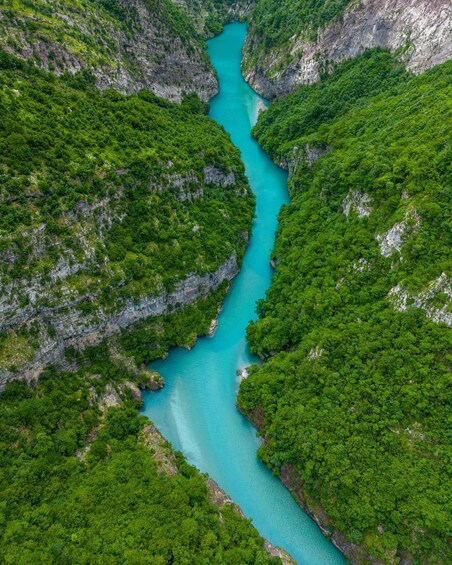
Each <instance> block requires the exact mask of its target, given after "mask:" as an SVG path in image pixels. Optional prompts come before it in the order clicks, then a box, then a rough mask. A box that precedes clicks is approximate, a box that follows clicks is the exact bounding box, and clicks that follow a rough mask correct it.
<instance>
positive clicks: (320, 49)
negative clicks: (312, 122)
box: [244, 0, 452, 97]
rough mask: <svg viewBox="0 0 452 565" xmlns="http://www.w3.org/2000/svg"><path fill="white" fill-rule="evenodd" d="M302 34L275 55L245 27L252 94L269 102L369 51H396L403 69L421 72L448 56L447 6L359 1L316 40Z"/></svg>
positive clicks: (425, 1) (428, 1) (438, 1)
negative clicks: (252, 59)
mask: <svg viewBox="0 0 452 565" xmlns="http://www.w3.org/2000/svg"><path fill="white" fill-rule="evenodd" d="M304 31H306V30H304ZM304 35H306V34H303V33H302V34H300V35H299V36H294V37H292V38H291V42H290V45H288V46H284V47H283V48H281V49H280V50H279V51H277V50H275V51H266V50H263V49H262V43H261V41H262V38H260V37H258V36H256V35H255V34H253V29H252V28H251V30H250V33H249V35H248V38H247V42H246V45H245V63H244V70H245V76H246V79H247V81H248V82H249V83H250V84H251V85H252V86H253V88H254V89H255V90H257V92H259V93H260V94H262V95H264V96H267V97H273V96H279V95H282V94H285V93H287V92H289V91H292V90H294V89H295V88H296V87H297V86H299V85H301V84H312V83H314V82H317V81H318V80H319V79H320V76H321V74H322V72H323V71H325V70H326V71H328V70H330V69H331V68H332V66H333V65H334V64H337V63H340V62H342V61H344V60H347V59H352V58H354V57H357V56H358V55H360V54H361V53H363V52H364V51H365V50H366V49H369V48H373V47H381V48H389V49H390V50H391V51H393V52H395V51H397V52H399V53H400V58H401V60H402V61H403V62H404V63H405V64H406V66H407V68H408V69H409V70H411V71H413V72H415V73H420V72H423V71H425V70H427V69H428V68H430V67H433V66H434V65H437V64H439V63H442V62H444V61H446V60H447V59H449V58H451V56H452V5H451V3H450V0H361V1H360V2H352V3H351V5H350V6H349V8H348V9H347V10H346V11H345V13H344V14H343V16H342V17H341V18H338V19H337V20H335V21H334V22H332V23H331V24H329V25H328V26H327V27H326V28H325V29H323V30H320V31H319V33H318V37H317V40H316V41H314V42H312V41H309V40H308V39H306V37H304ZM259 48H260V51H261V52H262V55H259V58H258V61H257V62H256V63H254V64H253V66H252V67H251V68H250V67H249V66H248V65H247V60H250V57H251V54H252V53H253V51H255V50H256V49H259ZM288 58H289V60H290V63H289V64H286V63H285V61H287V59H288ZM278 65H280V66H281V70H277V71H276V70H275V69H277V68H278Z"/></svg>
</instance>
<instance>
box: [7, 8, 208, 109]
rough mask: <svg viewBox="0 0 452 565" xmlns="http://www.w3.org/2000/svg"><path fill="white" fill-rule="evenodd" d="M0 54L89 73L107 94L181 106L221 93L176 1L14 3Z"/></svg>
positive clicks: (55, 69)
mask: <svg viewBox="0 0 452 565" xmlns="http://www.w3.org/2000/svg"><path fill="white" fill-rule="evenodd" d="M0 46H1V47H2V49H4V50H6V51H8V52H9V53H12V54H15V55H17V56H19V57H22V58H26V59H30V60H32V61H34V62H35V63H36V64H37V65H38V66H40V67H42V68H45V69H47V70H51V71H53V72H55V73H57V74H61V73H64V72H66V71H67V72H70V73H74V72H77V71H81V70H84V69H88V70H89V71H90V72H91V73H93V74H94V76H95V77H96V79H97V84H98V86H99V87H100V88H101V89H107V88H115V89H117V90H119V91H120V92H122V93H131V92H137V91H138V90H140V89H142V88H148V89H150V90H152V91H153V92H154V93H155V94H157V95H159V96H163V97H164V98H168V99H171V100H177V101H180V99H181V97H182V95H183V93H184V92H191V91H195V92H197V94H198V95H199V96H200V97H201V98H202V99H203V100H208V99H209V98H211V97H212V96H213V95H214V94H215V93H216V91H217V82H216V79H215V76H214V73H213V71H212V69H211V66H210V63H209V61H208V59H207V56H206V55H205V52H204V49H205V46H204V42H203V40H202V36H201V34H200V33H199V32H197V31H196V30H195V28H194V26H193V23H192V21H191V20H190V18H189V16H188V15H187V13H186V12H185V10H183V9H181V8H180V7H179V6H177V4H176V3H175V2H174V3H173V2H171V1H170V0H154V1H151V0H132V1H130V0H78V1H77V2H67V1H66V0H51V1H50V2H44V1H42V0H23V1H22V0H14V1H12V0H8V1H6V2H3V3H2V4H1V6H0Z"/></svg>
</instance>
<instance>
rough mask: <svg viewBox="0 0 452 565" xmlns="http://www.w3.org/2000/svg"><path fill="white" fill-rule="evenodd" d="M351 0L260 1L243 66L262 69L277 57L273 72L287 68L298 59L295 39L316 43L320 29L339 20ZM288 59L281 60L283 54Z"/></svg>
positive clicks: (256, 7) (253, 15) (254, 10)
mask: <svg viewBox="0 0 452 565" xmlns="http://www.w3.org/2000/svg"><path fill="white" fill-rule="evenodd" d="M351 2H352V0H320V1H319V0H282V1H281V0H259V1H258V2H257V4H256V6H255V8H254V9H253V10H252V12H251V14H250V18H249V20H250V27H251V36H250V38H249V40H248V41H249V46H248V47H247V49H246V53H245V55H246V56H245V59H244V67H245V69H246V70H247V71H249V70H251V69H253V68H257V69H260V66H261V64H262V62H263V60H264V59H265V58H266V57H268V58H269V59H270V60H271V59H273V58H274V57H275V56H277V61H278V62H277V64H276V66H275V65H274V64H273V63H272V64H270V67H271V70H269V69H266V73H270V74H271V73H274V72H277V71H278V70H281V69H282V68H285V66H287V65H288V64H289V63H290V62H291V61H292V60H293V58H294V57H295V56H297V55H301V53H297V54H293V53H292V49H293V40H294V38H300V37H302V38H304V39H306V40H308V41H315V40H316V39H317V35H318V32H319V30H322V29H323V28H324V27H325V26H326V25H327V24H329V23H330V22H331V21H333V20H334V19H335V18H338V17H340V15H341V14H342V13H343V11H344V10H345V8H346V7H347V6H348V5H350V4H351ZM281 53H284V54H285V56H284V57H283V58H282V59H281V57H280V55H281Z"/></svg>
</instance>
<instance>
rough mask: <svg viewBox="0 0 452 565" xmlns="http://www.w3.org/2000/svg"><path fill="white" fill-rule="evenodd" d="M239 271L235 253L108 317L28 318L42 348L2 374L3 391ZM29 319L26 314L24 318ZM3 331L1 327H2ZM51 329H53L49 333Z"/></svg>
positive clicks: (49, 312)
mask: <svg viewBox="0 0 452 565" xmlns="http://www.w3.org/2000/svg"><path fill="white" fill-rule="evenodd" d="M238 270H239V267H238V263H237V256H236V253H235V251H234V252H233V253H232V255H231V256H230V257H229V259H228V260H227V261H225V263H223V264H222V265H221V266H220V267H219V268H218V269H217V270H216V271H215V272H213V273H209V274H205V275H195V274H192V275H189V276H188V277H186V279H185V280H183V281H182V282H180V283H179V284H178V285H176V287H175V289H174V290H173V291H172V292H167V293H164V294H160V295H158V296H143V297H142V298H141V299H139V300H128V301H126V302H125V303H124V304H122V305H119V306H118V310H117V311H115V312H113V313H109V312H106V311H103V310H102V309H99V310H97V311H96V312H95V315H94V316H92V317H87V316H86V315H84V314H83V312H81V311H80V310H78V309H75V308H61V309H59V308H53V309H46V308H43V309H42V310H40V311H37V312H34V313H33V316H32V317H31V316H30V317H27V319H26V320H23V321H27V322H29V323H33V324H35V325H37V326H38V327H39V331H40V336H39V340H38V341H39V346H38V348H37V349H36V351H35V352H34V356H33V359H31V360H29V361H27V362H26V363H24V365H23V366H22V367H20V371H19V372H14V371H12V370H10V369H3V370H0V390H1V388H3V387H4V386H5V384H6V383H7V382H8V381H10V380H13V379H17V378H22V379H26V380H27V381H30V380H32V379H35V378H37V377H38V376H39V374H40V373H41V372H42V370H43V368H44V367H45V366H46V365H48V364H61V366H62V367H66V366H67V362H66V361H65V357H64V351H65V348H66V347H68V346H71V347H74V348H76V349H79V350H81V349H84V348H85V347H88V346H94V345H97V344H99V343H100V342H101V341H102V340H104V339H105V338H107V337H110V336H113V335H116V334H118V333H120V332H121V331H122V330H124V329H126V328H128V327H130V326H131V325H132V324H134V323H136V322H138V321H140V320H144V319H146V318H149V317H156V316H161V315H162V314H166V313H167V312H169V311H175V310H178V309H180V308H182V307H183V306H185V305H188V304H193V303H194V302H196V301H197V300H200V299H202V298H206V297H207V296H208V295H209V294H210V293H211V292H212V291H214V290H217V289H218V288H219V286H220V285H221V284H222V283H223V281H231V280H232V279H233V278H234V277H235V276H236V275H237V273H238ZM23 315H24V316H25V315H26V314H25V313H24V314H23ZM0 328H1V325H0ZM48 328H53V331H52V332H51V333H49V331H48Z"/></svg>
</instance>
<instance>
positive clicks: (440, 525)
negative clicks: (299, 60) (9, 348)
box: [239, 51, 452, 563]
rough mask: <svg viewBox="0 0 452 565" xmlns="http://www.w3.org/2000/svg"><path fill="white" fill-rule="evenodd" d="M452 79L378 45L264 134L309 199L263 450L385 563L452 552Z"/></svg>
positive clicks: (304, 203) (295, 99)
mask: <svg viewBox="0 0 452 565" xmlns="http://www.w3.org/2000/svg"><path fill="white" fill-rule="evenodd" d="M451 76H452V64H451V63H450V62H449V63H445V64H443V65H441V66H438V67H436V68H434V69H432V70H431V71H429V72H427V73H425V74H423V75H420V76H417V77H414V76H412V75H409V74H407V73H405V72H403V71H401V70H400V69H399V68H397V66H394V64H393V61H392V59H391V57H390V55H389V54H388V53H385V52H379V51H372V52H369V53H366V54H365V55H364V56H362V57H360V58H359V59H357V60H355V61H353V62H348V63H346V64H344V65H343V66H342V67H341V68H340V69H338V71H337V72H336V73H335V74H334V75H332V76H331V77H329V78H325V79H324V80H323V81H321V82H320V83H319V84H316V85H314V86H306V87H302V88H300V89H299V90H298V91H297V92H295V93H294V94H292V95H290V96H288V97H286V98H283V99H281V100H279V101H277V102H275V104H274V105H273V106H271V107H270V109H269V110H268V111H267V112H264V113H263V114H261V116H260V119H259V122H258V125H257V127H256V129H255V135H256V137H257V139H258V141H259V142H260V143H261V144H262V146H263V148H264V149H265V150H266V151H268V152H269V153H270V154H271V155H272V157H273V158H274V159H275V160H276V161H277V162H281V161H282V162H283V163H284V162H285V163H288V164H289V167H290V170H291V177H290V190H291V193H292V197H293V199H292V202H291V203H290V204H289V205H288V206H287V207H286V208H285V209H284V210H283V212H282V213H281V217H280V228H279V233H278V237H277V242H276V247H275V250H274V259H275V260H276V263H277V270H276V274H275V276H274V280H273V283H272V287H271V289H270V290H269V292H268V295H267V298H266V300H265V301H262V302H261V303H259V305H258V312H259V318H260V319H259V321H258V322H256V323H253V324H251V325H250V327H249V330H248V337H249V341H250V345H251V349H252V351H253V352H255V353H257V354H259V355H260V356H261V357H263V358H264V359H265V363H264V365H263V367H262V368H260V369H259V368H257V367H256V368H255V369H254V370H253V371H252V374H251V375H250V377H249V378H248V379H247V380H246V381H244V382H243V383H242V385H241V388H240V393H239V405H240V407H241V408H242V409H243V410H244V412H246V413H247V414H249V415H250V416H251V417H253V413H254V414H256V410H258V413H259V414H261V415H262V413H263V414H264V423H263V427H262V429H261V433H262V435H263V436H264V437H265V444H264V445H263V446H262V448H261V449H260V456H261V457H262V459H263V460H264V461H265V462H266V463H267V464H268V465H269V466H270V467H271V468H272V469H273V470H274V471H275V472H276V473H279V472H280V471H281V468H282V466H283V465H290V466H292V467H295V468H296V470H297V472H298V473H299V475H300V477H301V479H302V480H303V482H304V489H305V490H306V492H307V493H308V494H309V495H311V497H313V498H314V499H315V500H316V501H318V502H319V504H320V505H321V507H323V510H322V513H326V515H327V516H328V517H329V527H330V528H331V530H333V529H334V528H338V529H339V530H340V531H342V532H344V533H345V534H346V537H347V539H348V540H349V541H352V542H356V543H357V544H359V545H360V546H362V547H363V548H364V550H365V551H366V552H367V553H369V554H370V555H372V556H373V557H375V558H377V559H380V560H382V561H383V562H385V563H396V562H397V560H398V556H401V555H408V556H409V557H410V559H412V560H413V562H415V563H426V562H429V563H448V562H450V561H451V558H452V556H451V554H450V544H449V540H448V532H450V502H451V498H452V493H451V490H450V484H451V483H450V475H449V472H450V469H448V466H447V465H448V463H447V462H448V459H450V455H451V449H450V437H449V436H448V432H447V430H448V427H449V426H448V421H449V419H450V417H451V410H450V394H449V393H448V379H449V375H450V369H451V367H450V361H451V357H450V352H451V350H452V349H451V332H450V329H448V327H447V326H448V325H449V326H450V325H451V323H452V313H451V305H450V297H451V288H450V284H451V281H450V270H451V266H452V265H451V262H450V249H451V245H452V241H451V226H450V217H451V192H450V187H451V186H452V171H451V168H450V163H451V161H452V159H451V156H452V155H451V147H450V129H451V125H452V108H451V99H452V97H451V95H452V92H451V86H450V85H451ZM261 423H262V422H261Z"/></svg>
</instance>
